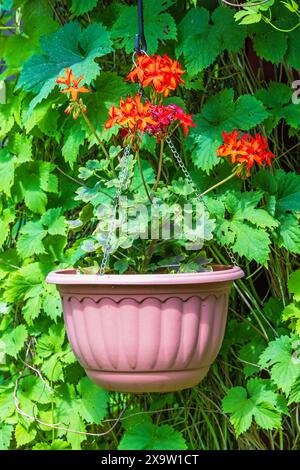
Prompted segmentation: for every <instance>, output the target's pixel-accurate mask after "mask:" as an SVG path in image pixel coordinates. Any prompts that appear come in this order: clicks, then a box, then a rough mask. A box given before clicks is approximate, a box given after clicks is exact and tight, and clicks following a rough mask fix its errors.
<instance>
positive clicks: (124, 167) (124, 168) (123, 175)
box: [99, 145, 130, 276]
mask: <svg viewBox="0 0 300 470" xmlns="http://www.w3.org/2000/svg"><path fill="white" fill-rule="evenodd" d="M129 157H130V146H129V145H127V147H125V150H124V154H123V157H122V161H121V170H120V174H119V179H118V182H119V185H118V189H117V192H116V195H115V197H114V212H113V217H112V224H111V226H110V229H109V232H108V235H107V239H106V242H105V246H104V251H103V258H102V261H101V266H100V271H99V274H100V275H101V276H103V275H104V274H105V271H106V267H107V263H108V260H109V255H110V253H111V248H112V237H113V234H114V232H115V230H116V225H117V210H118V207H119V204H120V197H121V193H122V189H123V187H124V188H125V189H127V186H128V181H126V179H127V175H128V166H129V160H130V158H129Z"/></svg>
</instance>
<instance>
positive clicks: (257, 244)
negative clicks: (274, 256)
mask: <svg viewBox="0 0 300 470" xmlns="http://www.w3.org/2000/svg"><path fill="white" fill-rule="evenodd" d="M230 231H232V232H233V233H234V234H235V242H234V243H233V245H232V246H231V248H232V250H233V251H234V252H235V253H238V254H239V255H240V256H245V257H246V258H247V259H249V260H252V259H253V260H255V261H256V262H257V263H260V264H266V263H267V261H268V259H269V253H270V243H271V240H270V237H269V235H268V234H267V233H266V231H265V230H261V229H257V228H255V227H251V226H250V225H248V224H246V223H242V222H238V221H233V222H232V223H231V224H230Z"/></svg>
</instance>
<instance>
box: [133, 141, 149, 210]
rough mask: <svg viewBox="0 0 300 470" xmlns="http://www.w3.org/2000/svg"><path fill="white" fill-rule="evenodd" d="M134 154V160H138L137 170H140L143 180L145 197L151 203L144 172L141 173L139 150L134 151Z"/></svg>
mask: <svg viewBox="0 0 300 470" xmlns="http://www.w3.org/2000/svg"><path fill="white" fill-rule="evenodd" d="M135 156H136V160H137V162H138V166H139V170H140V174H141V178H142V182H143V185H144V188H145V191H146V194H147V197H148V199H149V201H150V203H151V204H152V199H151V196H150V193H149V190H148V187H147V183H146V181H145V178H144V173H143V168H142V164H141V159H140V152H139V150H137V151H136V154H135Z"/></svg>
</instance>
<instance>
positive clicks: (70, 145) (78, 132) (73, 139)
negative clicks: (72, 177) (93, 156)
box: [62, 121, 85, 168]
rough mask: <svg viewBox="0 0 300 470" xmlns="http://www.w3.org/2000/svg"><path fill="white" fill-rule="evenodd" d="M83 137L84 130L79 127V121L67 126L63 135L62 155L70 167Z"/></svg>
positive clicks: (74, 160)
mask: <svg viewBox="0 0 300 470" xmlns="http://www.w3.org/2000/svg"><path fill="white" fill-rule="evenodd" d="M84 139H85V132H84V131H83V130H82V129H81V127H80V125H79V122H77V121H76V125H73V126H70V127H68V129H67V131H66V133H65V136H64V145H63V147H62V155H63V157H64V159H65V161H66V162H67V163H69V165H70V167H71V168H73V166H74V163H75V162H76V161H77V159H78V155H79V149H80V146H81V145H82V144H83V143H84Z"/></svg>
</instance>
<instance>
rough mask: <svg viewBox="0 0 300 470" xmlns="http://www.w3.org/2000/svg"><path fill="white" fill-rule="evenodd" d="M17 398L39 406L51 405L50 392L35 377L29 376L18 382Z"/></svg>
mask: <svg viewBox="0 0 300 470" xmlns="http://www.w3.org/2000/svg"><path fill="white" fill-rule="evenodd" d="M18 397H19V398H20V400H22V401H24V400H27V401H35V402H37V403H41V404H47V403H51V400H52V392H51V391H50V390H49V389H48V388H47V387H46V385H45V384H44V383H43V382H42V381H41V380H40V379H38V378H37V377H34V376H29V377H25V378H23V379H22V380H21V381H20V385H19V389H18Z"/></svg>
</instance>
